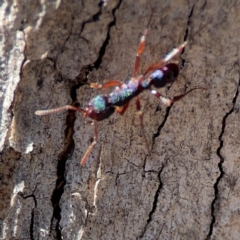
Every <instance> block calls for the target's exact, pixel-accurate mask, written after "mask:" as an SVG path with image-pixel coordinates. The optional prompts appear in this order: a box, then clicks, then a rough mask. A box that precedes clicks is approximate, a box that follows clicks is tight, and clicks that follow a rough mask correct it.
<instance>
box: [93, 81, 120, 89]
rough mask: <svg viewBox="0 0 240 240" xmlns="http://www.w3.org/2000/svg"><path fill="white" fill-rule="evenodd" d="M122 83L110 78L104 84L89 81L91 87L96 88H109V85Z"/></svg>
mask: <svg viewBox="0 0 240 240" xmlns="http://www.w3.org/2000/svg"><path fill="white" fill-rule="evenodd" d="M122 84H123V83H122V82H121V81H118V80H111V81H108V82H106V83H104V84H99V83H90V87H91V88H97V89H102V88H109V87H116V86H121V85H122Z"/></svg>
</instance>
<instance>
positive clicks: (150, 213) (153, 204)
mask: <svg viewBox="0 0 240 240" xmlns="http://www.w3.org/2000/svg"><path fill="white" fill-rule="evenodd" d="M163 168H164V165H162V168H161V169H160V171H159V172H158V175H157V176H158V180H159V185H158V188H157V190H156V193H155V196H154V200H153V203H152V209H151V211H150V212H149V215H148V220H147V223H146V225H145V227H144V230H143V233H142V234H141V235H140V236H139V238H138V239H141V238H143V236H144V234H145V232H146V230H147V227H148V225H149V223H150V222H151V221H152V216H153V214H154V213H155V211H156V209H157V203H158V198H159V195H160V191H161V189H162V187H163V182H162V180H161V173H162V171H163Z"/></svg>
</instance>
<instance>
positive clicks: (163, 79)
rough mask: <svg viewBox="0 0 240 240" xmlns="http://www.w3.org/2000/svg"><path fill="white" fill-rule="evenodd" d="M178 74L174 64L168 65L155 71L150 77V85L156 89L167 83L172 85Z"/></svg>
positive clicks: (177, 68) (176, 66)
mask: <svg viewBox="0 0 240 240" xmlns="http://www.w3.org/2000/svg"><path fill="white" fill-rule="evenodd" d="M178 74H179V67H178V65H177V64H176V63H168V64H166V65H165V66H164V67H163V68H161V69H159V70H155V71H154V72H153V73H152V74H151V75H152V76H151V78H152V81H151V84H152V85H153V86H154V87H156V88H161V87H164V86H165V85H166V84H167V83H173V82H174V81H175V79H176V78H177V76H178Z"/></svg>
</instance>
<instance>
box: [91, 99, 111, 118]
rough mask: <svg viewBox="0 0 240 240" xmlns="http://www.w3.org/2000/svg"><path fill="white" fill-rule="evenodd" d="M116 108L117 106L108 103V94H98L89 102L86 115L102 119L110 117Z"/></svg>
mask: <svg viewBox="0 0 240 240" xmlns="http://www.w3.org/2000/svg"><path fill="white" fill-rule="evenodd" d="M114 110H115V108H114V107H113V106H112V105H111V104H109V103H108V98H107V96H106V95H97V96H96V97H95V98H93V99H92V100H91V101H90V102H89V104H88V106H87V108H86V115H87V116H88V117H90V118H92V119H94V120H97V121H101V120H103V119H105V118H109V116H111V115H112V114H113V113H114Z"/></svg>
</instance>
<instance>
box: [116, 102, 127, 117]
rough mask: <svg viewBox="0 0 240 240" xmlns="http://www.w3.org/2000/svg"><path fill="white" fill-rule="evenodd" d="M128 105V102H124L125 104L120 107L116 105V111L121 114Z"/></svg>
mask: <svg viewBox="0 0 240 240" xmlns="http://www.w3.org/2000/svg"><path fill="white" fill-rule="evenodd" d="M128 105H129V102H128V103H126V104H125V105H124V106H122V107H119V106H117V107H116V111H117V112H118V113H119V114H121V115H123V114H124V113H125V111H126V110H127V108H128Z"/></svg>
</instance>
